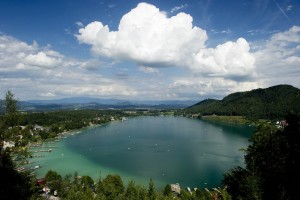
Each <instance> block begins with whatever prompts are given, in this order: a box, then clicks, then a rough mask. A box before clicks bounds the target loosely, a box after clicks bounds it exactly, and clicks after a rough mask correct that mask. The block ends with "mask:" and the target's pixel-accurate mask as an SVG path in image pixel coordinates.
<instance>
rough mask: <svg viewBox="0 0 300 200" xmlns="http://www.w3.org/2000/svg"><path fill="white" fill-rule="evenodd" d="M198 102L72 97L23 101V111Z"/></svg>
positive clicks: (174, 105) (177, 105) (175, 105)
mask: <svg viewBox="0 0 300 200" xmlns="http://www.w3.org/2000/svg"><path fill="white" fill-rule="evenodd" d="M195 103H197V101H192V100H187V101H180V100H169V101H128V100H122V99H100V98H91V97H72V98H64V99H54V100H28V101H21V102H20V107H21V109H22V110H25V111H28V110H41V111H43V110H55V109H109V108H113V109H132V108H157V109H170V108H186V107H188V106H191V105H193V104H195Z"/></svg>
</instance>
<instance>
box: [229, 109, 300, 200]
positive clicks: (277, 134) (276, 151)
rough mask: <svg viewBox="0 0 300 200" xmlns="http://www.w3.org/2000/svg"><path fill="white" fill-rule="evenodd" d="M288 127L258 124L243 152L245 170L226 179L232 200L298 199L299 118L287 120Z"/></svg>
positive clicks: (239, 169) (233, 173) (299, 159)
mask: <svg viewBox="0 0 300 200" xmlns="http://www.w3.org/2000/svg"><path fill="white" fill-rule="evenodd" d="M287 123H288V126H287V127H285V128H284V129H283V130H282V129H276V128H275V127H273V126H272V125H269V124H260V125H259V126H258V127H257V129H256V133H255V134H254V135H253V136H252V138H251V141H252V144H251V145H249V147H248V148H247V151H246V153H247V154H246V156H245V161H246V168H245V169H243V168H236V169H234V170H232V171H231V172H230V173H228V174H226V175H225V178H224V182H223V183H224V184H225V185H227V186H228V192H229V193H230V194H231V195H232V198H233V199H237V198H242V199H298V194H297V191H298V189H299V188H300V183H299V180H300V172H299V169H300V115H299V114H291V115H289V116H287Z"/></svg>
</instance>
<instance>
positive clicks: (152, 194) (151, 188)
mask: <svg viewBox="0 0 300 200" xmlns="http://www.w3.org/2000/svg"><path fill="white" fill-rule="evenodd" d="M148 197H149V199H150V200H154V199H155V197H156V194H155V188H154V182H153V180H152V178H150V182H149V189H148Z"/></svg>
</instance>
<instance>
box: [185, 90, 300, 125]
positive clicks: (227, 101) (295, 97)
mask: <svg viewBox="0 0 300 200" xmlns="http://www.w3.org/2000/svg"><path fill="white" fill-rule="evenodd" d="M185 111H186V113H192V114H196V113H197V114H200V115H214V114H215V115H227V116H245V117H247V118H250V119H261V118H263V119H283V118H284V117H285V116H286V114H287V113H289V112H291V111H293V112H296V113H297V112H300V90H299V89H298V88H295V87H293V86H290V85H277V86H273V87H269V88H266V89H255V90H252V91H248V92H237V93H232V94H229V95H228V96H226V97H224V98H223V99H222V100H215V99H206V100H204V101H201V102H199V103H197V104H195V105H193V106H191V107H189V108H187V109H186V110H185Z"/></svg>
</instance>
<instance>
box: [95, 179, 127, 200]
mask: <svg viewBox="0 0 300 200" xmlns="http://www.w3.org/2000/svg"><path fill="white" fill-rule="evenodd" d="M96 192H97V193H98V194H99V195H104V196H105V197H106V199H108V200H113V199H118V198H119V197H120V196H121V195H122V194H123V192H124V185H123V182H122V179H121V177H120V176H119V175H107V176H106V178H105V179H103V180H102V181H99V182H98V184H97V189H96Z"/></svg>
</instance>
